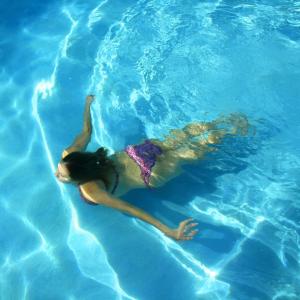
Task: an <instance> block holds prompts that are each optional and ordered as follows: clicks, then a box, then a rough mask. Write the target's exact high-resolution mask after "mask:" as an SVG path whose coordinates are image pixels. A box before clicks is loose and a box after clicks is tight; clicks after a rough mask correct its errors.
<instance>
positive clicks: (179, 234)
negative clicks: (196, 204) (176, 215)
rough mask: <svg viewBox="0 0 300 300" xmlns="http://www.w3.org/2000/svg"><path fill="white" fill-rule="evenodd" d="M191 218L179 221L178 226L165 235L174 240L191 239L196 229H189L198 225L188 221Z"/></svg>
mask: <svg viewBox="0 0 300 300" xmlns="http://www.w3.org/2000/svg"><path fill="white" fill-rule="evenodd" d="M192 220H193V219H191V218H190V219H187V220H184V221H182V222H180V223H179V226H178V228H177V229H174V230H171V231H170V232H169V233H167V235H168V236H170V237H172V238H174V239H175V240H191V239H192V238H193V237H194V236H195V235H196V233H197V232H198V230H197V229H195V230H191V229H192V228H193V227H195V226H197V225H198V223H190V222H191V221H192Z"/></svg>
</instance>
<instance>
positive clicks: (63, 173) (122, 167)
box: [55, 95, 248, 240]
mask: <svg viewBox="0 0 300 300" xmlns="http://www.w3.org/2000/svg"><path fill="white" fill-rule="evenodd" d="M93 101H94V96H92V95H89V96H87V97H86V103H85V109H84V122H83V130H82V132H81V133H80V134H79V135H78V136H77V137H76V138H75V140H74V142H73V144H72V145H71V146H69V147H68V148H66V149H65V150H64V151H63V152H62V158H61V160H60V162H59V164H58V167H57V171H56V173H55V176H56V177H57V179H58V180H60V181H61V182H64V183H72V184H75V185H76V186H77V187H78V189H79V192H80V194H81V196H82V198H83V199H84V201H86V202H87V203H88V204H91V205H99V204H100V205H105V206H109V207H111V208H114V209H117V210H119V211H121V212H124V213H127V214H129V215H132V216H134V217H136V218H139V219H141V220H143V221H145V222H147V223H149V224H151V225H153V226H155V227H156V228H158V229H160V230H161V231H162V232H163V233H164V234H165V235H166V236H168V237H171V238H173V239H175V240H191V239H193V237H194V236H195V235H196V233H197V229H195V226H197V225H198V224H197V223H194V222H193V220H192V219H191V218H189V219H186V220H183V221H182V222H181V223H179V226H178V227H177V228H169V227H168V226H167V225H165V224H163V223H162V222H161V221H159V220H158V219H156V218H154V217H153V216H151V215H150V214H148V213H147V212H145V211H143V210H142V209H140V208H138V207H136V206H134V205H131V204H130V203H128V202H126V201H123V200H121V199H120V198H119V197H121V196H122V195H124V194H126V193H127V192H129V191H130V190H133V189H138V188H147V187H150V188H156V187H160V186H162V185H164V184H165V183H166V182H168V181H169V180H171V179H172V178H174V177H176V176H178V175H180V174H181V173H182V171H183V170H182V168H181V167H182V166H183V165H184V164H191V163H195V162H197V161H199V160H200V159H202V158H203V157H204V155H205V154H206V153H208V152H211V151H215V150H216V148H214V146H213V145H214V144H219V143H220V142H221V141H222V139H223V138H224V137H225V136H230V135H232V136H233V135H237V134H240V135H245V134H247V129H248V121H247V119H246V117H244V116H242V115H240V114H232V115H230V116H228V117H226V118H220V119H217V120H215V121H212V122H199V123H191V124H188V125H186V126H185V127H184V128H182V129H174V130H171V131H170V133H169V135H167V136H166V137H165V139H164V140H162V141H160V140H158V139H148V140H145V141H143V142H142V143H140V144H138V145H129V146H127V147H126V149H125V150H124V151H121V152H117V153H114V154H113V155H110V156H108V155H107V150H106V149H105V148H103V147H101V148H99V149H98V150H97V151H96V152H85V149H86V147H87V145H88V143H89V141H90V139H91V134H92V123H91V114H90V106H91V104H92V102H93Z"/></svg>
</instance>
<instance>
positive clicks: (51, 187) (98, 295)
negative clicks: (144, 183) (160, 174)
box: [0, 0, 300, 300]
mask: <svg viewBox="0 0 300 300" xmlns="http://www.w3.org/2000/svg"><path fill="white" fill-rule="evenodd" d="M0 8H1V9H0V14H1V18H0V20H1V22H0V32H1V42H0V43H1V47H0V61H1V73H0V81H1V88H0V95H1V98H0V99H1V109H0V116H1V120H2V127H1V131H0V134H1V144H0V147H1V148H0V151H1V152H0V153H1V160H0V163H1V181H0V185H1V187H0V191H1V193H0V197H1V202H0V228H1V229H0V244H1V247H0V270H1V272H0V298H1V299H30V300H32V299H55V300H57V299H80V300H81V299H105V300H106V299H108V300H110V299H139V300H148V299H149V300H153V299H155V300H156V299H158V300H160V299H171V300H173V299H176V300H183V299H184V300H194V299H201V300H203V299H204V300H208V299H213V300H214V299H237V300H240V299H242V300H243V299H274V300H275V299H276V300H287V299H289V300H292V299H293V300H294V299H299V295H300V283H299V260H300V257H299V253H300V252H299V248H300V239H299V228H300V225H299V224H300V223H299V220H300V204H299V177H300V169H299V165H300V154H299V153H300V151H299V150H300V138H299V129H300V122H299V113H300V108H299V95H300V87H299V81H300V80H299V79H300V71H299V70H300V16H299V14H300V2H298V1H284V0H275V1H272V2H271V1H233V0H231V1H228V0H223V1H222V0H219V1H205V2H204V1H195V0H194V1H190V0H187V1H179V0H165V1H161V0H160V1H158V0H149V1H133V0H128V1H126V0H125V1H121V0H115V1H112V0H103V1H94V0H90V1H79V0H78V1H76V0H72V1H58V0H57V1H51V2H50V1H49V2H47V1H44V2H43V3H42V4H41V3H40V2H37V1H23V2H21V3H18V4H17V3H12V2H11V1H10V2H9V1H1V4H0ZM91 92H92V93H95V94H96V97H97V100H96V102H95V103H94V104H93V109H92V115H93V125H94V128H95V130H94V133H93V138H92V141H91V144H90V146H89V147H88V149H89V150H96V149H97V147H98V146H99V145H104V146H106V147H108V149H110V151H111V152H114V151H119V150H121V149H123V148H124V147H125V146H126V145H127V144H132V143H137V142H138V141H140V140H142V139H143V138H145V137H150V138H154V137H155V138H162V137H163V135H164V134H166V133H167V131H168V130H169V129H171V128H177V127H181V126H184V125H186V124H187V123H189V122H192V121H196V120H198V121H199V120H205V121H209V120H213V119H215V118H216V117H218V116H220V115H227V114H230V113H232V112H240V113H243V114H245V115H247V116H248V118H249V120H250V122H251V124H252V130H251V134H249V136H248V137H246V138H236V139H231V140H227V141H225V142H224V144H222V145H221V146H220V147H219V151H218V152H216V153H214V154H213V155H210V156H208V157H207V159H206V160H204V161H201V162H199V164H198V165H197V166H187V167H186V169H185V170H186V172H185V173H184V174H183V175H181V176H180V177H178V178H176V179H174V180H172V181H171V182H169V183H168V184H167V185H166V186H164V187H163V188H160V189H157V190H151V191H148V190H138V191H133V192H130V193H129V194H127V195H126V197H124V199H125V200H127V201H130V202H131V203H134V204H135V205H137V206H139V207H142V208H143V209H145V210H147V211H148V212H150V213H151V214H153V215H154V216H156V217H157V218H159V219H161V220H162V221H164V222H166V223H167V224H169V225H170V226H175V225H177V224H178V222H179V221H181V220H183V219H185V218H186V217H193V218H195V219H196V220H197V221H198V222H199V234H198V236H197V238H195V239H194V240H193V241H190V242H182V243H177V242H175V241H172V240H170V239H168V238H166V237H165V236H163V235H162V234H161V233H160V232H158V231H157V230H156V229H154V228H153V227H151V226H149V225H147V224H145V223H143V222H141V221H139V220H136V219H134V218H131V217H128V216H126V215H124V214H121V213H119V212H116V211H113V210H110V209H108V208H104V207H97V208H95V207H91V206H88V205H86V204H85V203H83V201H82V200H81V199H80V196H79V194H78V191H77V190H76V189H75V188H73V187H69V186H64V185H62V184H59V183H58V182H57V181H56V179H55V177H54V175H53V173H54V170H55V168H56V164H57V163H58V161H59V158H60V154H61V151H62V149H63V148H64V147H66V146H67V145H69V144H70V143H71V142H72V140H73V138H74V136H75V135H76V134H77V133H78V132H79V131H80V130H81V126H82V114H83V106H84V98H85V95H86V94H87V93H91Z"/></svg>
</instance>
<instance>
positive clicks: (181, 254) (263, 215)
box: [0, 0, 300, 300]
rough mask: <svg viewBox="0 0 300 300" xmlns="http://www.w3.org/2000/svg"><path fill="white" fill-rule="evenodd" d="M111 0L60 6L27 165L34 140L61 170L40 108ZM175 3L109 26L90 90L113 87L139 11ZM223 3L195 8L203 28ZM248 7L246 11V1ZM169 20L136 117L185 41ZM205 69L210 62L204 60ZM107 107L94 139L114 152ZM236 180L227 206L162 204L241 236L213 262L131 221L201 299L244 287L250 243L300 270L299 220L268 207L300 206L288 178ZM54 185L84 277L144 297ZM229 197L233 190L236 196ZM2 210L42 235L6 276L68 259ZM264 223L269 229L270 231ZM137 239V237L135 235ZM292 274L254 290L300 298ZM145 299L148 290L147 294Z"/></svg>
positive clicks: (7, 265) (145, 76)
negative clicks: (58, 34)
mask: <svg viewBox="0 0 300 300" xmlns="http://www.w3.org/2000/svg"><path fill="white" fill-rule="evenodd" d="M108 4H110V1H107V0H106V1H102V2H100V3H97V5H95V6H94V7H90V10H89V12H88V13H86V14H85V18H83V17H82V16H80V14H78V13H74V15H73V10H74V9H75V8H76V6H70V7H68V6H65V7H63V8H62V9H61V14H62V16H63V17H64V18H66V20H67V21H68V22H69V29H68V30H67V32H66V33H65V35H64V36H63V37H62V38H61V41H60V43H59V46H58V49H57V50H56V55H55V59H54V61H53V69H52V72H51V73H50V74H49V76H48V77H44V78H39V80H37V81H36V83H35V85H34V87H33V93H32V98H31V105H32V117H33V119H34V121H35V124H36V125H37V128H38V133H35V135H34V136H33V138H32V140H31V141H30V143H29V147H28V150H27V152H26V156H25V158H23V160H22V162H20V163H25V162H26V159H30V155H31V149H32V145H33V144H34V140H36V139H38V140H39V141H40V144H41V146H42V148H43V152H44V153H45V155H46V158H47V161H48V164H49V165H48V168H49V170H50V172H52V173H53V172H54V171H55V167H56V163H55V158H54V154H53V153H54V151H53V145H51V143H50V142H49V141H50V139H51V136H50V135H49V133H48V131H47V126H45V123H47V122H49V121H47V122H45V120H44V118H43V117H42V115H41V114H40V108H41V107H42V106H43V108H44V107H45V106H47V105H51V101H53V100H57V99H56V95H55V94H56V93H57V91H58V90H59V89H61V87H60V86H58V84H57V83H58V79H57V76H58V72H59V71H60V70H62V69H63V68H64V67H65V66H66V65H67V64H68V63H70V64H72V63H74V57H70V56H69V51H70V50H71V48H72V45H73V43H74V42H76V39H77V38H78V35H79V34H83V32H82V30H83V29H82V28H83V27H86V29H87V30H88V31H90V32H92V31H93V29H94V27H95V26H97V23H98V22H101V21H102V20H103V19H105V12H104V11H105V10H104V8H105V6H106V5H108ZM171 4H173V2H172V1H166V2H165V3H164V4H161V3H160V2H159V1H149V2H147V3H146V2H145V1H139V2H138V3H137V4H134V5H132V6H129V8H126V9H125V12H120V15H119V16H118V18H117V20H116V21H115V22H113V23H112V24H110V26H109V28H108V30H107V33H106V35H105V36H104V38H103V39H102V40H101V42H100V43H99V45H98V49H97V50H96V51H95V64H94V67H93V68H92V70H91V72H90V76H89V79H88V82H87V83H86V84H85V87H86V91H85V92H86V93H89V92H95V93H96V94H97V97H101V95H105V94H106V93H107V89H108V88H107V87H106V84H107V81H108V80H109V79H108V78H109V77H110V76H111V75H112V73H113V71H111V70H114V68H116V67H115V66H116V64H119V62H117V61H118V54H119V51H118V50H119V49H120V48H121V47H124V43H125V42H126V41H127V40H128V39H129V38H128V36H130V34H131V33H132V32H133V31H134V29H133V28H131V27H130V26H131V24H134V21H135V20H136V19H137V18H139V16H140V10H141V9H142V8H144V9H145V11H147V10H150V9H155V8H157V7H160V11H159V13H160V14H164V13H166V14H167V10H168V8H169V6H171ZM222 5H223V3H222V1H216V2H212V3H199V5H198V6H197V7H196V11H197V13H199V14H200V17H202V19H203V22H204V23H203V26H207V29H210V26H211V24H212V23H211V22H212V19H211V14H212V13H214V12H216V11H218V9H219V7H220V6H222ZM74 7H75V8H74ZM257 7H258V8H259V9H257V11H258V12H259V13H260V14H262V15H263V14H266V12H267V11H268V10H267V9H268V8H271V6H266V5H257ZM245 8H247V6H246V5H245ZM248 8H249V7H248ZM102 10H104V11H102ZM75 11H76V9H75ZM275 12H277V11H275ZM275 12H274V13H275ZM156 17H157V14H156ZM166 17H167V19H168V17H169V20H170V21H172V22H171V23H169V24H164V25H165V27H163V26H162V23H159V22H158V21H157V22H158V23H159V25H160V28H161V30H160V38H161V39H164V41H165V43H161V45H159V41H153V43H157V45H156V46H160V48H156V49H155V47H151V43H150V44H148V45H147V46H146V47H145V49H144V52H143V55H142V56H141V58H140V60H139V61H138V62H137V64H136V66H137V70H139V72H140V73H141V74H142V76H141V81H140V88H137V87H136V88H133V89H132V90H131V92H130V93H129V99H130V100H129V103H127V104H128V107H130V108H131V109H132V110H133V111H135V114H136V116H139V112H141V110H140V108H139V106H138V104H139V102H140V101H141V97H142V98H143V99H144V100H143V101H145V103H147V101H149V102H150V103H151V99H152V98H151V93H152V90H151V88H150V86H151V85H149V82H151V80H152V79H153V78H155V77H156V76H159V71H158V70H155V68H154V66H156V67H157V66H158V65H160V64H162V63H163V59H162V58H161V56H162V55H166V53H168V51H171V50H170V48H172V47H174V45H173V44H175V42H174V41H176V42H177V43H178V40H179V39H180V38H181V35H180V33H179V31H178V30H177V29H176V30H175V29H174V28H178V26H179V27H180V26H181V25H182V24H181V23H180V19H179V18H176V17H174V18H173V19H172V18H171V17H170V15H167V16H166ZM83 19H84V22H86V23H85V24H83ZM237 20H239V21H241V22H242V23H243V24H244V26H245V27H246V28H248V30H250V29H251V28H252V27H254V26H256V23H255V22H256V21H257V19H255V17H254V15H252V16H251V15H250V16H248V17H246V16H243V15H240V16H239V18H237ZM236 22H237V21H236ZM128 24H129V25H128ZM83 25H85V26H83ZM275 25H276V24H275ZM275 25H274V26H275ZM208 34H209V33H208ZM211 34H212V35H217V36H218V37H222V36H223V33H220V32H218V29H217V28H214V30H213V29H212V31H211ZM291 43H293V42H291ZM170 45H171V46H170ZM210 51H211V50H207V52H206V54H207V55H208V54H209V53H210ZM211 54H212V58H211V59H212V61H211V62H212V63H213V64H214V66H216V65H218V66H224V64H225V65H226V62H225V63H224V62H221V61H218V59H219V60H220V57H218V56H217V55H215V56H214V53H212V52H211ZM72 55H73V56H74V53H72ZM208 58H209V57H208ZM151 63H153V65H154V66H151ZM203 66H204V67H205V65H203ZM108 70H109V71H108ZM183 74H184V73H183ZM110 100H111V106H112V107H115V109H116V110H117V109H118V107H120V106H121V107H122V103H121V100H120V99H119V97H118V95H112V97H111V98H110ZM152 100H153V99H152ZM171 104H172V103H171V101H165V102H164V103H163V105H162V107H163V109H164V113H165V114H166V115H167V117H166V118H165V119H163V120H162V123H166V124H168V120H169V119H171V118H172V110H173V109H174V107H172V105H171ZM123 109H124V108H123ZM106 110H107V106H105V105H103V104H102V103H101V102H100V101H96V103H95V105H94V106H93V122H94V123H95V120H97V126H95V132H94V143H98V144H105V145H107V147H108V148H109V149H111V150H113V149H114V140H113V139H112V138H111V137H110V136H111V131H110V130H109V128H108V127H107V126H106V125H105V123H104V121H103V119H104V118H105V114H106ZM204 111H205V110H203V111H202V112H203V113H204ZM124 112H125V111H124ZM157 112H158V111H156V110H155V109H153V110H152V114H153V115H155V113H157ZM143 118H144V119H143ZM141 120H142V121H143V122H146V121H147V119H146V116H145V115H141ZM184 121H185V120H184ZM154 123H155V122H154ZM94 125H96V124H94ZM146 125H147V124H146ZM157 128H158V127H157V126H156V125H155V124H154V125H153V124H152V125H151V124H150V126H149V127H147V129H146V131H147V133H148V134H150V135H151V134H153V133H154V132H155V131H156V130H157ZM38 136H39V137H38ZM290 159H291V160H294V161H295V164H298V166H299V163H298V162H299V159H298V157H292V155H291V157H290ZM296 162H297V163H296ZM16 167H17V165H16ZM258 169H259V167H258ZM284 170H285V169H284ZM259 171H261V170H259ZM12 172H13V170H12ZM187 176H188V175H187ZM234 176H238V175H234ZM255 177H257V178H259V179H261V180H262V181H263V184H264V186H262V187H261V188H260V187H256V189H257V193H261V195H260V196H261V197H259V202H258V203H256V204H253V203H251V202H250V201H249V202H247V201H246V200H243V199H242V198H243V197H244V198H246V197H247V195H245V187H247V184H248V185H249V184H251V185H253V186H255V184H257V183H256V181H255V180H256V179H255ZM234 178H235V180H237V182H236V190H237V191H236V193H235V195H236V199H230V200H228V202H227V203H226V202H225V201H221V202H220V201H216V202H215V203H214V202H213V201H211V199H206V198H205V197H195V198H194V199H193V200H192V201H190V203H189V204H187V205H177V204H175V203H172V202H171V201H170V200H164V201H163V206H164V207H165V208H167V209H169V210H170V211H172V212H174V213H178V214H181V215H184V216H192V217H193V218H194V219H197V220H203V222H207V224H211V225H216V226H217V227H218V226H219V227H220V226H223V227H224V228H227V229H229V230H231V231H232V232H234V233H235V234H236V236H235V240H234V241H233V243H232V247H231V249H230V250H228V251H224V252H223V253H221V254H220V253H217V252H216V253H214V252H213V251H211V252H209V253H210V254H211V255H213V254H215V255H216V259H215V261H214V262H213V263H211V262H210V263H209V262H208V261H207V262H202V259H201V255H204V252H205V249H206V247H205V246H201V245H199V246H198V250H199V251H200V253H201V255H200V256H199V253H198V250H197V248H195V249H192V251H189V250H188V245H187V244H183V243H177V242H175V241H172V240H170V239H169V238H167V237H165V236H164V235H162V234H161V233H160V232H159V231H157V230H156V229H154V228H152V227H150V226H148V225H147V224H144V223H142V222H141V221H139V220H135V219H132V220H131V221H127V223H125V224H124V225H123V226H126V224H127V225H129V223H132V225H133V227H134V228H135V231H138V232H143V233H144V234H145V235H146V236H147V239H148V240H149V241H152V242H153V243H154V244H156V245H157V246H156V247H158V249H160V251H162V252H164V253H166V254H167V255H168V257H169V258H170V259H171V260H172V261H173V263H174V264H175V265H178V266H179V268H180V269H181V270H182V272H183V273H186V274H187V276H189V278H191V279H190V280H191V284H192V285H193V294H194V296H195V298H194V299H198V297H199V299H227V298H229V299H230V297H231V290H232V288H233V285H234V283H239V282H241V283H242V284H245V281H247V277H246V278H245V280H244V281H243V278H242V275H241V278H240V279H239V278H238V276H239V274H235V273H234V272H232V270H231V272H232V273H231V274H230V273H228V272H227V267H228V266H229V265H230V264H231V263H232V262H236V261H238V259H239V258H240V257H241V256H243V254H244V252H245V248H247V247H249V245H248V242H249V241H254V242H257V243H258V244H259V245H260V246H264V247H265V248H266V249H268V251H270V252H269V253H270V255H271V256H272V255H275V257H276V258H277V259H278V261H279V262H280V264H281V267H278V269H279V270H284V269H285V268H288V267H289V266H290V265H291V259H293V260H294V261H295V262H297V269H299V248H300V242H299V225H298V223H297V220H293V219H289V218H288V217H285V216H284V214H283V213H282V212H281V211H284V209H283V208H282V207H281V206H278V211H276V209H277V208H276V206H275V207H274V211H270V210H268V208H271V207H272V203H274V202H275V201H278V199H281V198H282V197H285V198H286V200H287V201H288V205H292V207H295V209H299V207H298V206H297V204H296V203H294V202H292V201H293V199H292V197H291V196H290V195H289V196H290V197H289V198H288V197H286V196H285V195H284V194H285V192H287V193H289V192H290V190H289V186H288V183H287V184H286V185H285V184H284V183H280V182H276V180H277V178H275V180H270V181H268V180H266V179H265V177H264V176H262V174H259V173H257V174H255V175H253V178H241V179H240V180H238V179H237V178H236V177H234ZM226 180H227V179H226ZM243 180H245V182H243ZM226 183H227V182H226V181H224V182H223V183H220V187H219V191H218V193H219V194H218V195H216V198H218V197H220V198H221V197H222V195H226V193H227V191H226V188H225V184H226ZM293 184H294V183H293V182H292V181H291V182H290V185H291V186H292V187H293V188H294V187H295V188H296V187H297V186H293ZM53 185H54V186H56V188H55V189H58V191H59V195H60V197H61V199H62V201H61V205H63V206H64V213H65V218H66V219H68V220H69V224H68V232H67V235H66V237H65V238H66V239H65V241H63V243H65V244H66V245H67V247H68V248H69V249H70V251H71V252H72V254H73V256H74V261H75V263H76V265H77V268H78V269H79V271H80V272H81V275H82V276H83V277H86V278H89V279H91V280H93V281H95V282H97V284H99V286H105V287H108V289H110V290H111V291H112V292H113V293H112V294H111V297H112V298H113V299H139V298H138V297H137V296H135V295H134V294H135V293H134V292H132V291H131V289H127V288H125V286H128V283H127V282H124V276H123V277H122V278H123V280H121V278H120V277H119V274H118V271H117V270H116V269H117V268H116V266H113V264H112V263H110V255H109V253H108V252H107V251H106V249H105V246H104V245H105V243H104V244H103V241H102V238H101V235H99V234H98V232H97V231H96V230H95V231H93V230H91V229H90V227H89V226H86V225H85V224H84V223H85V222H84V221H83V220H80V217H79V212H78V211H77V208H76V207H75V206H74V204H73V202H72V200H71V197H70V195H69V194H68V190H67V189H66V188H65V187H64V186H63V185H62V184H59V183H57V182H56V181H54V180H53ZM247 193H248V191H246V194H247ZM249 193H250V192H249ZM230 195H234V193H232V194H230ZM250 196H251V195H250ZM292 196H293V195H292ZM4 203H6V202H4ZM291 203H292V204H291ZM3 210H4V211H6V213H7V214H8V215H10V216H12V217H13V218H14V219H16V220H18V222H20V223H22V224H23V226H24V227H25V228H26V230H27V231H28V234H29V235H32V236H35V239H36V240H37V242H35V243H34V245H35V247H33V249H32V250H31V251H26V252H24V253H25V254H24V255H22V256H20V257H19V258H18V259H11V257H10V255H9V254H8V255H7V256H6V259H5V260H4V261H3V262H2V266H1V270H2V272H3V274H7V273H12V272H13V271H14V270H20V268H22V266H24V267H25V268H27V267H28V265H30V264H32V263H34V260H35V257H40V256H42V257H44V262H45V265H47V264H49V265H51V266H58V265H59V264H60V263H61V262H60V259H61V258H59V259H58V257H57V253H56V252H55V246H54V245H52V244H51V242H50V241H48V238H47V236H46V235H44V234H43V232H42V231H41V230H39V229H38V227H35V224H34V223H33V222H32V221H31V220H30V218H27V217H26V214H25V215H23V216H22V214H21V213H17V212H14V211H13V210H12V207H11V205H6V204H4V205H3ZM100 223H101V221H100ZM100 226H101V225H100ZM87 227H89V228H87ZM264 228H266V229H265V230H266V231H265V232H264ZM201 230H202V232H201ZM96 232H97V233H96ZM213 234H214V233H213V232H212V236H213ZM208 235H209V233H206V231H205V229H203V228H202V229H200V240H199V241H200V243H201V236H202V238H203V239H204V240H205V238H207V237H209V236H208ZM220 235H221V237H222V235H223V233H222V232H221V233H220ZM268 235H270V236H271V238H268ZM128 237H129V236H128ZM218 238H220V237H216V240H217V239H218ZM221 240H222V238H220V241H221ZM131 242H134V241H132V240H131ZM124 246H125V245H123V247H124ZM202 258H203V261H205V257H204V256H203V257H202ZM287 274H288V275H287V279H284V280H283V279H282V280H283V283H282V284H281V285H279V284H278V288H277V287H276V286H273V285H272V284H269V283H266V286H267V288H269V290H265V291H264V287H263V286H262V285H260V284H259V283H258V284H257V286H256V287H255V288H256V289H258V290H259V291H260V292H262V295H264V296H265V297H270V298H272V299H278V300H279V299H284V297H285V298H287V299H296V297H297V292H298V291H299V289H298V290H297V283H296V284H294V285H293V284H288V281H289V280H290V279H291V278H293V277H292V275H290V274H289V273H288V271H287ZM291 274H293V271H291ZM276 275H277V274H276ZM260 276H263V274H260ZM294 276H295V277H294V280H295V282H298V280H299V278H297V276H296V274H294ZM250 277H251V276H249V278H248V279H250ZM22 280H23V283H22V285H21V286H22V287H23V291H22V293H20V294H19V295H20V296H21V298H22V299H27V298H30V295H29V294H28V293H29V292H28V286H29V285H30V284H31V279H30V278H26V277H25V276H23V279H22ZM271 280H273V278H271ZM249 281H250V280H249ZM252 283H253V281H251V282H250V284H249V285H250V286H251V284H252ZM0 284H2V285H7V284H8V282H6V280H5V278H3V277H2V276H1V279H0ZM157 288H158V287H157ZM5 290H7V289H5ZM263 292H264V294H263ZM153 294H154V295H158V294H159V293H157V294H155V292H153ZM191 294H192V293H191ZM68 297H69V298H70V299H72V297H74V298H76V297H75V296H72V295H71V294H69V295H68ZM201 297H202V298H201ZM236 297H238V296H236ZM146 298H147V297H146V295H145V299H146ZM147 299H148V298H147ZM237 299H238V298H237ZM241 299H242V298H241ZM249 299H250V298H249Z"/></svg>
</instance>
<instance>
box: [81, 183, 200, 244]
mask: <svg viewBox="0 0 300 300" xmlns="http://www.w3.org/2000/svg"><path fill="white" fill-rule="evenodd" d="M81 191H83V192H84V196H85V197H86V198H87V199H88V200H90V201H92V202H95V203H99V204H102V205H105V206H108V207H111V208H115V209H118V210H120V211H121V212H124V213H127V214H129V215H132V216H134V217H136V218H139V219H141V220H143V221H145V222H147V223H149V224H151V225H153V226H155V227H156V228H158V229H159V230H161V231H162V232H163V233H164V234H165V235H167V236H169V237H172V238H174V239H176V240H191V239H192V238H193V237H194V235H195V234H196V233H197V230H192V231H190V229H192V227H194V226H196V225H198V224H197V223H190V222H191V221H192V219H187V220H184V221H183V222H181V223H180V224H179V226H178V228H177V229H171V228H169V227H168V226H167V225H165V224H163V223H162V222H160V221H159V220H158V219H156V218H154V217H153V216H151V215H150V214H148V213H147V212H145V211H143V210H142V209H140V208H138V207H136V206H134V205H132V204H130V203H128V202H126V201H123V200H121V199H118V198H116V197H113V196H111V195H110V194H108V193H107V192H105V191H103V190H101V189H100V188H99V187H98V185H97V184H96V183H93V182H89V183H87V184H84V185H82V186H81Z"/></svg>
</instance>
